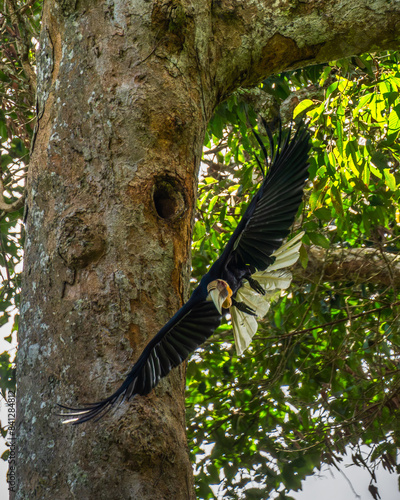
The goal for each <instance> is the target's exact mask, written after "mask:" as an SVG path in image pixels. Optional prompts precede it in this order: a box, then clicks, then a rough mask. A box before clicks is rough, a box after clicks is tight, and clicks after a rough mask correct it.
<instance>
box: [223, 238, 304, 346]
mask: <svg viewBox="0 0 400 500" xmlns="http://www.w3.org/2000/svg"><path fill="white" fill-rule="evenodd" d="M303 236H304V231H302V232H301V233H299V234H298V235H297V236H295V237H294V238H293V239H291V240H290V241H288V242H286V243H284V244H283V245H282V246H281V247H280V248H278V250H276V251H275V252H274V253H273V254H272V256H273V257H275V262H274V263H273V264H272V265H270V266H269V267H268V268H267V269H266V270H265V271H261V272H256V273H254V274H252V276H251V277H252V278H253V279H255V280H256V281H258V283H259V284H260V285H261V287H262V288H263V289H264V291H265V295H261V294H259V293H258V292H256V291H255V290H253V289H252V288H251V286H250V285H249V283H248V282H247V281H244V284H243V286H242V287H240V288H239V290H238V291H237V294H236V300H237V301H238V302H244V303H245V304H246V305H247V306H249V307H251V308H252V309H253V310H254V311H255V313H256V315H257V317H256V316H252V315H250V314H247V313H245V312H243V311H240V310H239V309H238V308H237V307H235V306H232V307H231V308H230V313H231V317H232V326H233V336H234V338H235V346H236V352H237V353H238V355H241V354H243V352H244V351H245V350H246V349H247V347H248V346H249V344H250V342H251V340H252V338H253V336H254V334H255V333H256V331H257V328H258V324H257V318H263V317H264V316H265V315H266V314H267V312H268V310H269V308H270V305H271V300H272V299H273V296H274V295H276V294H277V293H278V292H279V291H280V290H285V289H286V288H288V287H289V285H290V283H291V281H292V274H291V273H290V272H289V271H287V270H285V268H287V267H289V266H292V265H293V264H294V263H295V262H296V261H297V259H298V258H299V251H300V247H301V239H302V237H303Z"/></svg>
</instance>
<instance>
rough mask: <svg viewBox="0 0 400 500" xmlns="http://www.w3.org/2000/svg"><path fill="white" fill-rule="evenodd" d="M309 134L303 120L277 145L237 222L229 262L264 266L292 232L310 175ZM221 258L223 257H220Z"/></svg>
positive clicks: (228, 250)
mask: <svg viewBox="0 0 400 500" xmlns="http://www.w3.org/2000/svg"><path fill="white" fill-rule="evenodd" d="M309 139H310V134H309V132H308V130H307V127H306V126H305V125H304V123H301V124H300V125H299V127H298V129H297V131H296V133H295V135H294V137H293V139H291V140H290V133H289V134H288V136H287V137H286V140H285V142H284V144H283V145H282V146H281V147H280V145H278V148H277V153H276V155H275V158H274V159H273V162H272V165H271V167H270V169H269V171H268V173H267V175H266V177H265V179H264V181H263V183H262V185H261V187H260V189H259V191H258V192H257V194H256V195H255V196H254V198H253V200H252V201H251V203H250V205H249V207H248V208H247V210H246V212H245V214H244V215H243V218H242V220H241V222H240V223H239V224H238V226H237V228H236V230H235V232H234V233H233V235H232V237H231V239H230V240H229V242H228V245H227V247H226V249H225V251H224V254H223V255H222V256H221V258H223V259H224V261H225V262H226V264H227V265H228V266H234V267H235V268H242V269H245V268H246V267H247V266H252V267H253V268H254V269H257V270H258V271H263V270H265V269H266V268H267V267H268V266H269V265H271V264H272V263H273V261H274V258H273V257H272V254H273V253H274V252H275V251H276V250H278V248H279V247H281V245H282V243H283V240H284V239H285V238H286V236H287V235H288V234H289V228H290V226H291V225H292V224H293V222H294V218H295V216H296V213H297V210H298V208H299V206H300V203H301V200H302V197H303V188H304V184H305V182H306V179H307V177H308V151H309V149H310V141H309ZM221 260H222V259H221Z"/></svg>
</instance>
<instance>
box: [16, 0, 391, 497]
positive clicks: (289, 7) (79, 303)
mask: <svg viewBox="0 0 400 500" xmlns="http://www.w3.org/2000/svg"><path fill="white" fill-rule="evenodd" d="M399 23H400V4H399V3H398V2H397V1H394V0H392V1H390V0H376V1H373V2H371V0H357V1H355V0H347V1H346V0H342V1H337V2H331V1H329V2H328V1H322V0H315V1H312V0H310V1H308V2H302V1H297V0H294V1H281V2H272V1H269V0H258V1H254V2H249V1H248V0H234V1H233V0H220V1H214V2H212V1H211V0H152V1H148V0H142V1H139V0H131V1H128V0H114V1H111V0H107V1H94V0H90V1H89V0H79V1H78V0H59V1H55V0H45V2H44V13H43V29H42V34H41V39H40V51H39V55H38V128H37V135H36V138H35V142H34V148H33V157H32V162H31V170H30V173H29V181H28V196H27V223H26V234H27V236H26V258H25V270H24V281H23V292H22V293H23V303H22V308H21V323H20V334H19V342H20V349H19V353H18V403H17V414H18V416H17V454H18V471H17V493H16V494H15V498H17V499H29V500H31V499H33V498H38V499H39V498H40V499H42V500H44V499H54V498H57V499H61V498H63V499H64V498H65V499H67V498H86V499H89V498H96V499H99V500H100V499H107V500H112V499H128V498H131V499H136V500H138V499H151V500H154V499H169V500H170V499H172V498H173V499H174V500H179V499H185V500H187V499H190V498H194V493H193V479H192V472H191V465H190V463H189V459H188V454H187V449H186V441H185V418H184V368H179V369H177V370H174V371H173V373H171V375H170V376H168V377H167V378H166V379H165V380H163V381H162V382H161V383H160V385H159V386H158V388H157V389H156V390H155V391H154V392H153V393H151V394H150V395H149V396H147V397H143V398H137V399H136V400H135V401H134V402H133V403H131V404H129V405H127V404H125V405H123V406H122V407H120V409H119V410H118V411H117V412H115V413H114V414H109V415H108V417H107V418H105V419H104V420H103V421H101V422H100V423H98V424H93V423H90V424H87V425H85V426H84V427H70V426H62V425H61V424H60V419H59V418H57V417H56V416H55V412H56V403H62V402H64V403H69V404H75V403H77V402H80V403H81V402H85V401H93V400H98V399H99V398H103V397H105V396H106V395H108V394H109V393H110V392H111V391H113V390H114V389H115V388H116V387H117V386H118V384H119V383H120V382H121V381H122V379H123V378H124V375H125V374H126V372H127V371H128V370H129V368H130V366H131V365H132V363H133V362H134V361H135V359H137V356H138V354H139V353H140V351H141V349H142V348H143V346H144V345H145V344H146V343H147V342H148V340H149V339H150V338H151V337H152V336H153V335H154V334H155V333H156V332H157V330H158V329H159V327H161V326H162V324H163V323H164V322H165V321H166V320H167V319H168V318H169V317H170V316H171V315H172V314H173V313H174V312H175V311H176V310H177V309H178V307H179V306H180V304H181V303H182V301H183V300H184V299H185V298H187V282H188V276H189V266H188V262H189V250H190V235H191V225H192V218H193V208H194V200H195V188H196V173H197V169H198V166H199V161H200V155H201V147H202V142H203V135H204V130H205V127H206V124H207V121H208V119H209V118H210V115H211V113H212V111H213V109H214V108H215V106H216V105H217V104H218V103H219V102H221V100H223V99H224V98H225V97H226V96H227V95H228V94H229V93H230V92H232V91H233V90H235V89H236V88H237V87H238V86H250V85H253V84H256V83H257V82H258V81H260V79H262V78H264V77H266V76H267V75H269V74H271V73H274V72H278V71H282V70H284V69H289V68H295V67H301V66H304V65H306V64H312V63H315V62H321V61H326V60H331V59H334V58H338V57H342V56H346V55H351V54H355V53H360V52H364V51H367V50H373V49H377V48H391V47H395V46H397V45H398V42H399V38H400V35H399V30H398V26H399V25H400V24H399Z"/></svg>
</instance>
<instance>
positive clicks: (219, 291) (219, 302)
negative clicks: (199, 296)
mask: <svg viewBox="0 0 400 500" xmlns="http://www.w3.org/2000/svg"><path fill="white" fill-rule="evenodd" d="M207 292H208V296H207V300H212V301H213V302H214V304H215V307H216V308H217V309H218V312H219V313H220V314H222V308H224V309H229V308H230V307H231V305H232V298H231V297H232V290H231V288H230V286H229V285H228V283H227V282H226V281H224V280H214V281H211V283H209V284H208V285H207Z"/></svg>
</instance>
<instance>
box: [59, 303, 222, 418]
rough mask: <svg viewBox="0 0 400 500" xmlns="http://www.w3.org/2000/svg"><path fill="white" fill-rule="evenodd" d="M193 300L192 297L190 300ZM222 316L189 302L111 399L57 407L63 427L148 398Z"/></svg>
mask: <svg viewBox="0 0 400 500" xmlns="http://www.w3.org/2000/svg"><path fill="white" fill-rule="evenodd" d="M192 297H193V296H192ZM220 323H221V316H220V314H219V312H218V311H217V309H216V308H215V306H214V303H213V302H210V301H207V300H200V301H198V302H196V301H195V300H191V299H190V300H189V301H188V302H187V303H186V304H185V305H184V306H183V307H182V308H181V309H180V310H179V311H178V312H177V313H176V314H175V316H173V317H172V319H171V320H170V321H169V322H168V323H167V324H166V325H165V326H164V327H163V328H161V330H160V331H159V332H158V333H157V335H156V336H155V337H154V338H153V339H152V340H151V341H150V342H149V344H148V345H147V346H146V348H145V349H144V351H143V353H142V354H141V356H140V357H139V359H138V360H137V362H136V363H135V365H134V366H133V368H132V370H131V371H130V373H129V374H128V376H127V377H126V379H125V381H124V383H123V384H122V385H121V387H120V388H119V389H118V390H117V391H116V392H114V394H112V395H111V396H110V397H108V398H106V399H103V400H102V401H99V402H98V403H90V404H87V405H84V406H83V407H81V408H72V407H68V406H64V405H60V406H61V408H63V409H64V410H68V413H63V416H66V417H68V419H67V420H65V421H64V423H74V424H81V423H83V422H86V421H88V420H90V419H92V418H95V417H97V419H99V418H101V417H102V416H104V414H105V413H106V412H107V411H109V410H110V409H111V407H112V406H114V405H115V404H116V403H117V402H120V403H122V402H123V401H124V400H125V399H128V400H129V399H131V398H132V397H134V396H136V394H140V395H145V394H148V393H149V392H150V391H151V390H152V389H153V388H154V387H155V386H156V385H157V384H158V382H159V380H160V379H161V378H163V377H165V376H166V375H167V374H168V373H169V372H170V371H171V370H172V368H174V367H175V366H178V365H179V364H180V363H182V361H184V360H185V359H186V358H187V357H188V356H189V354H190V353H191V352H193V351H194V350H195V349H197V347H199V346H200V345H201V344H202V343H203V342H205V341H206V340H207V339H208V338H209V337H210V336H211V335H212V334H213V332H214V330H215V329H216V328H217V327H218V326H219V325H220Z"/></svg>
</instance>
